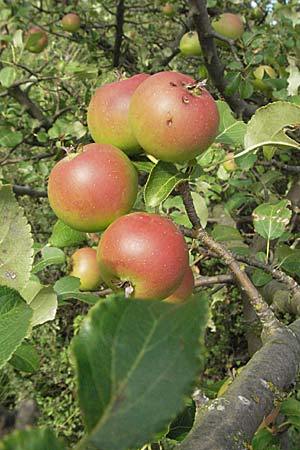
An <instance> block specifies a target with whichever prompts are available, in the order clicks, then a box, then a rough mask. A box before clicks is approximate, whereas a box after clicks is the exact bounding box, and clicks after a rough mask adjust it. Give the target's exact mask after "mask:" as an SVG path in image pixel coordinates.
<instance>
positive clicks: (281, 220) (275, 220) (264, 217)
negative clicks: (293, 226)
mask: <svg viewBox="0 0 300 450" xmlns="http://www.w3.org/2000/svg"><path fill="white" fill-rule="evenodd" d="M288 205H290V202H289V201H288V200H281V201H280V202H278V203H276V204H275V205H272V204H271V203H263V204H261V205H259V206H257V208H255V210H254V211H253V213H252V216H253V224H254V227H255V230H256V231H257V233H258V234H260V235H261V236H262V237H263V238H265V239H268V240H272V239H275V238H278V237H280V236H281V235H282V234H283V233H284V231H285V227H286V225H287V224H288V223H289V221H290V218H291V216H292V211H291V210H290V209H288V208H287V207H288Z"/></svg>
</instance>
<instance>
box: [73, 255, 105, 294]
mask: <svg viewBox="0 0 300 450" xmlns="http://www.w3.org/2000/svg"><path fill="white" fill-rule="evenodd" d="M96 255H97V252H96V250H95V249H94V248H90V247H83V248H80V249H79V250H76V251H75V252H74V253H73V254H72V256H71V258H70V264H71V272H70V275H72V276H73V277H77V278H79V279H80V286H79V289H80V290H81V291H94V290H95V289H97V288H98V287H99V286H100V284H101V283H102V278H101V275H100V270H99V266H98V263H97V258H96Z"/></svg>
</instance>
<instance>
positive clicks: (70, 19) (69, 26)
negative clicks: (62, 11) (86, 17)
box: [61, 13, 80, 33]
mask: <svg viewBox="0 0 300 450" xmlns="http://www.w3.org/2000/svg"><path fill="white" fill-rule="evenodd" d="M61 24H62V27H63V29H64V30H65V31H70V32H71V33H74V32H75V31H78V30H79V28H80V17H79V16H78V15H77V14H74V13H69V14H66V15H65V16H64V17H63V18H62V19H61Z"/></svg>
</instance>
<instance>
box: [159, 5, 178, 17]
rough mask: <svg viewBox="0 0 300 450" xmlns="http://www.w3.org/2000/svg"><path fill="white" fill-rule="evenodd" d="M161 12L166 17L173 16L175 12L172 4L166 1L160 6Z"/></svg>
mask: <svg viewBox="0 0 300 450" xmlns="http://www.w3.org/2000/svg"><path fill="white" fill-rule="evenodd" d="M161 10H162V13H163V14H164V15H165V16H167V17H174V16H175V14H176V10H175V8H174V6H173V5H170V4H169V3H167V4H166V5H165V6H163V7H162V9H161Z"/></svg>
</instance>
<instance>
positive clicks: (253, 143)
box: [242, 102, 300, 153]
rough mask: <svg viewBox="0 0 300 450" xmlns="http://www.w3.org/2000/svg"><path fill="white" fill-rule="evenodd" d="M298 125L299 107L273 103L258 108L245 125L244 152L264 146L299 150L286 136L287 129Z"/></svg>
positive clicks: (299, 119)
mask: <svg viewBox="0 0 300 450" xmlns="http://www.w3.org/2000/svg"><path fill="white" fill-rule="evenodd" d="M299 124H300V107H299V106H297V105H295V104H293V103H288V102H274V103H269V104H268V105H266V106H263V107H262V108H259V109H258V110H257V111H256V112H255V114H254V115H253V116H252V118H251V120H250V121H249V122H248V124H247V131H246V135H245V142H244V145H245V149H246V150H244V152H250V151H252V150H255V149H257V148H259V147H262V146H264V145H277V146H278V145H279V146H283V147H288V148H296V149H299V148H300V144H299V143H298V142H296V141H295V140H294V139H292V138H290V137H289V136H288V135H287V134H286V131H287V129H288V128H289V127H293V126H298V125H299ZM242 153H243V152H242Z"/></svg>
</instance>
